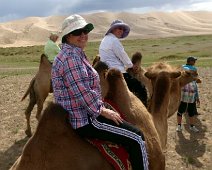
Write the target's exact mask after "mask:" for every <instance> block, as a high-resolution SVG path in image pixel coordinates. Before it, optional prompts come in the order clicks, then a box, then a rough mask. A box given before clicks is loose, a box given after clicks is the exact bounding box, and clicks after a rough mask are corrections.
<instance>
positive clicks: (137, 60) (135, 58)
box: [127, 52, 152, 99]
mask: <svg viewBox="0 0 212 170" xmlns="http://www.w3.org/2000/svg"><path fill="white" fill-rule="evenodd" d="M141 60H142V54H141V53H140V52H136V53H134V54H133V55H132V59H131V61H132V63H133V64H134V65H135V66H137V71H134V70H133V69H132V68H128V69H127V72H128V73H129V74H130V75H131V76H132V77H135V78H136V79H137V80H138V81H140V82H141V83H142V84H144V86H145V87H146V89H147V93H148V99H150V97H151V96H152V84H151V81H150V80H149V79H148V78H147V77H146V76H145V75H144V74H145V72H146V69H145V68H143V67H141Z"/></svg>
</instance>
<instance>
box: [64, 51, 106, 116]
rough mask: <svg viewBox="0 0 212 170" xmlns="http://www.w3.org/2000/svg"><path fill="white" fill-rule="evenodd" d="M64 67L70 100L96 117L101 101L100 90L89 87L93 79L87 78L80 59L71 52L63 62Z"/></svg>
mask: <svg viewBox="0 0 212 170" xmlns="http://www.w3.org/2000/svg"><path fill="white" fill-rule="evenodd" d="M64 68H65V69H64V77H65V85H66V86H67V87H68V88H69V90H68V93H69V95H70V96H71V97H72V98H71V100H74V101H75V102H76V103H78V104H80V106H81V107H83V108H85V109H86V110H87V111H88V114H89V115H91V116H92V117H93V118H96V117H97V116H98V115H99V114H100V109H101V107H102V105H103V102H102V100H101V96H100V92H96V91H94V90H92V89H91V87H90V82H91V81H94V80H90V79H89V77H88V74H87V69H86V66H85V65H84V63H83V61H82V59H81V58H80V56H77V55H76V54H71V56H70V57H67V59H66V61H65V62H64ZM94 78H97V77H94ZM95 81H97V80H95ZM96 83H99V82H96ZM97 85H99V84H97Z"/></svg>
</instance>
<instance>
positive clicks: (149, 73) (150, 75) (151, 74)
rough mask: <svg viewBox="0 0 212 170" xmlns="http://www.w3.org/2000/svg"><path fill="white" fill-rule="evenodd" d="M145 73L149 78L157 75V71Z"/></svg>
mask: <svg viewBox="0 0 212 170" xmlns="http://www.w3.org/2000/svg"><path fill="white" fill-rule="evenodd" d="M144 75H145V76H146V77H147V78H148V79H153V78H155V77H156V74H155V73H151V72H145V73H144Z"/></svg>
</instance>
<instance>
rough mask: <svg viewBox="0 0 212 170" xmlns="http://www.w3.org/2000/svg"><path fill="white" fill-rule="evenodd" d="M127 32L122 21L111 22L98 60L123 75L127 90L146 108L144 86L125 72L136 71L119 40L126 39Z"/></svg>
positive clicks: (127, 27)
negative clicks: (128, 70)
mask: <svg viewBox="0 0 212 170" xmlns="http://www.w3.org/2000/svg"><path fill="white" fill-rule="evenodd" d="M129 32H130V27H129V26H128V25H127V24H126V23H124V22H123V21H122V20H115V21H113V22H112V23H111V25H110V28H109V30H108V31H107V32H106V34H105V37H104V38H103V39H102V41H101V44H100V46H99V54H100V60H101V61H103V62H105V63H106V64H107V65H108V66H109V68H116V69H119V70H120V71H121V72H122V73H123V76H124V79H125V81H126V83H127V86H128V88H129V90H130V91H132V92H133V93H134V94H135V95H136V96H137V97H138V98H139V99H140V100H141V101H142V102H143V104H144V105H145V106H147V90H146V88H145V86H144V85H143V84H141V82H139V81H138V80H137V79H136V78H134V77H132V76H131V75H130V74H129V73H127V72H126V70H127V69H128V68H133V70H134V71H136V70H137V69H138V68H137V66H136V65H133V63H132V62H131V60H130V58H129V57H128V55H127V53H126V52H125V50H124V47H123V45H122V44H121V42H120V40H119V39H122V38H126V37H127V36H128V34H129Z"/></svg>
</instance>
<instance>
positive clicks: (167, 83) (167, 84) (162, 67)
mask: <svg viewBox="0 0 212 170" xmlns="http://www.w3.org/2000/svg"><path fill="white" fill-rule="evenodd" d="M144 75H145V76H146V77H147V78H149V79H150V80H151V83H152V87H153V96H152V99H151V101H150V106H149V108H150V112H152V113H159V110H160V109H161V106H162V105H163V103H166V104H167V105H168V103H169V98H170V89H171V85H172V82H173V81H174V80H175V79H176V78H178V77H179V76H180V75H181V72H180V71H178V70H175V68H172V67H171V66H170V65H168V64H166V63H157V64H154V65H152V66H151V67H149V68H147V72H146V73H145V74H144ZM167 107H168V106H167ZM167 107H164V108H167Z"/></svg>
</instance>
